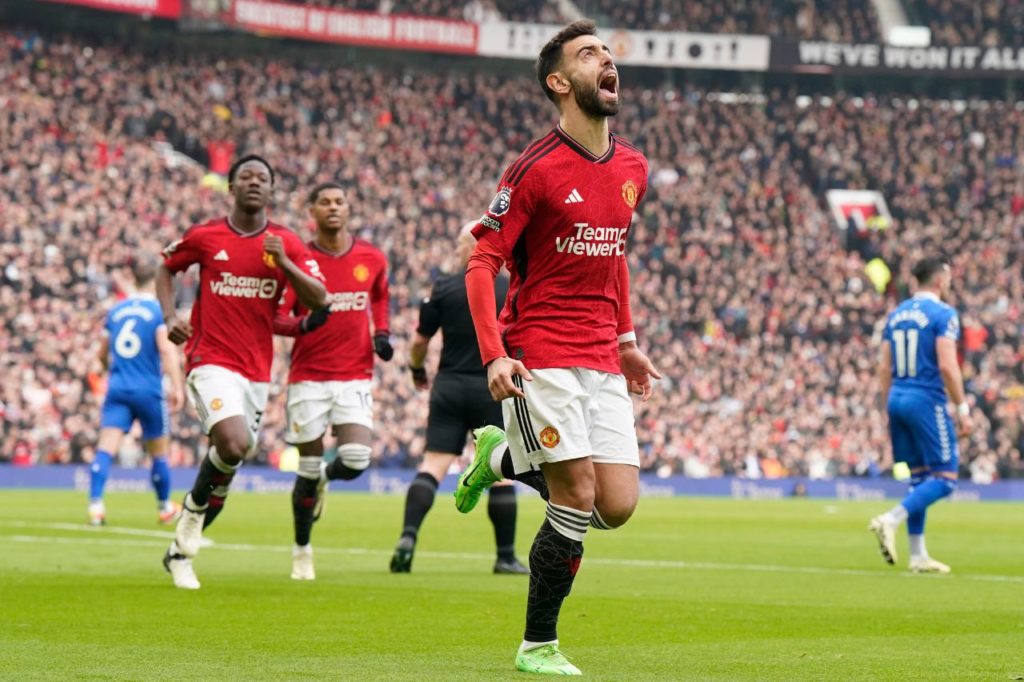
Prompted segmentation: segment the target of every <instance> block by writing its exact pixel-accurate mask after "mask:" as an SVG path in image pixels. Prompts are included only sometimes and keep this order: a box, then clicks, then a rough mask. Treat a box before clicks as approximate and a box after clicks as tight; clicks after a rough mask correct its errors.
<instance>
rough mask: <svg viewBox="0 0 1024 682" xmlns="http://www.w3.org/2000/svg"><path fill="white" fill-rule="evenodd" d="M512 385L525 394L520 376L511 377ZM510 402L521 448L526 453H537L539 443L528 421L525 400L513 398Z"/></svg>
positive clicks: (531, 423)
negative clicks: (521, 443)
mask: <svg viewBox="0 0 1024 682" xmlns="http://www.w3.org/2000/svg"><path fill="white" fill-rule="evenodd" d="M512 383H513V384H515V386H516V388H518V389H519V390H520V391H523V392H524V393H525V389H524V387H523V378H522V377H521V376H519V375H513V376H512ZM512 401H513V405H514V407H515V412H516V423H517V424H518V425H519V432H520V433H521V434H522V435H523V446H524V447H525V448H526V451H527V452H537V451H538V450H540V441H539V440H537V434H536V433H534V432H533V422H532V420H531V419H530V410H529V408H527V407H526V399H525V398H519V397H514V398H512Z"/></svg>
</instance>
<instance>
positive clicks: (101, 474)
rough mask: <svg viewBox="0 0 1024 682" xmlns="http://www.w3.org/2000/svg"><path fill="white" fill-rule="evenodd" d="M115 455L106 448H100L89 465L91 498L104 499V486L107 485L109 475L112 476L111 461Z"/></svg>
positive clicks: (96, 500)
mask: <svg viewBox="0 0 1024 682" xmlns="http://www.w3.org/2000/svg"><path fill="white" fill-rule="evenodd" d="M112 459H113V457H111V456H110V453H109V452H107V451H106V450H98V451H97V452H96V457H95V458H94V459H93V460H92V466H91V467H89V499H90V500H92V501H93V502H99V501H100V500H102V499H103V488H105V487H106V485H107V477H108V476H110V462H111V460H112Z"/></svg>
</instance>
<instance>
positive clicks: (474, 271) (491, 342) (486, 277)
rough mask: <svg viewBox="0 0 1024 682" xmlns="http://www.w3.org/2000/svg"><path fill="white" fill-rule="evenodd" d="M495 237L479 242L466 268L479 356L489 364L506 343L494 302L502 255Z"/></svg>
mask: <svg viewBox="0 0 1024 682" xmlns="http://www.w3.org/2000/svg"><path fill="white" fill-rule="evenodd" d="M497 241H498V240H496V239H485V240H481V241H478V242H477V244H476V249H475V250H474V251H473V255H472V256H470V258H469V265H468V266H467V268H466V294H467V296H468V297H469V311H470V313H471V314H472V315H473V327H474V328H475V329H476V339H477V343H478V344H479V345H480V359H481V360H482V361H483V363H484V366H486V365H487V364H488V363H489V362H491V360H494V359H495V358H500V357H504V356H505V355H507V353H505V346H504V344H503V343H502V342H501V334H500V333H499V332H498V305H497V303H496V302H495V294H494V278H495V277H496V276H497V275H498V271H499V270H501V264H502V262H503V260H504V259H503V258H502V256H501V253H500V252H499V251H498V244H497V243H496V242H497Z"/></svg>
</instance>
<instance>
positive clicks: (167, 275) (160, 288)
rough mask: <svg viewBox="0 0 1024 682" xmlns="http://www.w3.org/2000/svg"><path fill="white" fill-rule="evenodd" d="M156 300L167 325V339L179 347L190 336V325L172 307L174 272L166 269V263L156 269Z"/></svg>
mask: <svg viewBox="0 0 1024 682" xmlns="http://www.w3.org/2000/svg"><path fill="white" fill-rule="evenodd" d="M156 298H157V300H158V301H160V311H161V312H162V313H163V316H164V324H165V325H167V338H168V339H169V340H170V342H171V343H174V344H177V345H179V346H180V345H181V344H183V343H185V342H186V341H187V340H188V339H189V337H190V336H192V325H191V324H189V322H188V320H182V319H180V318H179V317H178V311H177V310H176V309H175V307H174V272H172V271H171V270H170V268H168V267H167V264H166V262H165V263H161V264H160V265H159V266H158V267H157V269H156Z"/></svg>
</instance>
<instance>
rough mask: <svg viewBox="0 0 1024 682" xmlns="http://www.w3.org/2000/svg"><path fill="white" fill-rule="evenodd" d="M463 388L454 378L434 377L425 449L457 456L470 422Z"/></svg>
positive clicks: (463, 444)
mask: <svg viewBox="0 0 1024 682" xmlns="http://www.w3.org/2000/svg"><path fill="white" fill-rule="evenodd" d="M462 388H463V387H462V386H461V382H460V381H459V380H458V379H457V378H453V377H450V376H445V375H441V374H439V375H438V376H437V378H436V379H435V380H434V385H433V387H431V389H430V412H429V414H428V415H427V443H426V449H427V451H428V452H437V453H447V454H450V455H452V456H457V455H461V454H462V451H463V449H464V448H465V447H466V434H467V433H468V432H469V429H470V428H471V425H470V423H469V420H468V419H466V412H465V408H466V401H465V400H464V397H463V396H462V395H461V393H460V392H461V390H462ZM488 398H490V393H488ZM491 402H492V403H493V400H492V401H491ZM499 409H500V408H499Z"/></svg>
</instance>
